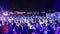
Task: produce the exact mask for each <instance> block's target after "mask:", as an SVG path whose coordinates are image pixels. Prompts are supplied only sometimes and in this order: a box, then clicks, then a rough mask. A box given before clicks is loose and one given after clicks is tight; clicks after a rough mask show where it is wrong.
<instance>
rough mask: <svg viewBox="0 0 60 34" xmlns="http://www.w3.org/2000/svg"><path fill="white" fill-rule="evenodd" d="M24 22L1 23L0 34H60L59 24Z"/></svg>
mask: <svg viewBox="0 0 60 34" xmlns="http://www.w3.org/2000/svg"><path fill="white" fill-rule="evenodd" d="M43 22H44V21H43V20H38V19H36V20H31V21H29V20H28V19H26V20H24V19H21V20H19V21H17V20H16V19H15V20H11V21H8V20H6V21H1V20H0V34H60V22H59V21H56V20H55V21H52V22H51V23H50V21H49V20H47V21H46V20H45V22H44V23H43Z"/></svg>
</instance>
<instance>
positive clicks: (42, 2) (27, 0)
mask: <svg viewBox="0 0 60 34" xmlns="http://www.w3.org/2000/svg"><path fill="white" fill-rule="evenodd" d="M54 5H55V0H1V1H0V6H3V8H4V9H14V10H20V9H24V8H27V9H29V10H48V9H53V8H54Z"/></svg>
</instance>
